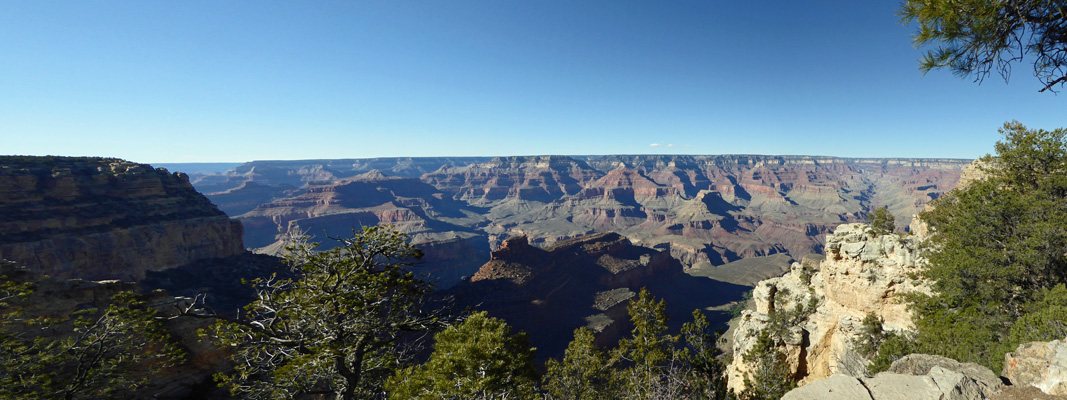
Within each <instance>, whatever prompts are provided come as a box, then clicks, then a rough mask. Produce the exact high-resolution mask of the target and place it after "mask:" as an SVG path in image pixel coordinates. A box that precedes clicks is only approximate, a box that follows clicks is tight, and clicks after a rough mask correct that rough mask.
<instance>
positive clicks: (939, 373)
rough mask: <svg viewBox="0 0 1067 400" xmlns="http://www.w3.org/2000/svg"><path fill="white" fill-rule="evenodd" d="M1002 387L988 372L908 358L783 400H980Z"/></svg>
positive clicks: (831, 379)
mask: <svg viewBox="0 0 1067 400" xmlns="http://www.w3.org/2000/svg"><path fill="white" fill-rule="evenodd" d="M1001 387H1002V385H1001V382H1000V378H999V377H997V376H996V375H995V374H994V373H993V371H990V370H989V368H985V367H982V366H980V365H978V364H974V363H961V362H958V361H955V360H952V359H949V358H945V357H941V356H933V355H927V354H910V355H908V356H905V357H904V358H901V359H899V360H897V361H895V362H893V365H892V366H891V367H890V368H889V370H888V371H886V372H882V373H879V374H878V375H875V376H874V377H862V376H861V377H855V376H850V375H843V374H838V375H833V376H831V377H829V378H826V379H822V380H819V381H815V382H812V383H811V384H809V385H805V386H802V387H799V388H797V389H793V390H792V391H790V392H789V393H786V395H785V396H783V397H782V399H783V400H833V399H842V400H844V399H855V400H864V399H866V400H896V399H909V400H979V399H989V398H992V397H993V396H994V395H996V394H997V393H998V392H999V391H1000V388H1001Z"/></svg>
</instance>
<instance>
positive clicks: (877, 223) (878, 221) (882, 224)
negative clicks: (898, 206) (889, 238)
mask: <svg viewBox="0 0 1067 400" xmlns="http://www.w3.org/2000/svg"><path fill="white" fill-rule="evenodd" d="M867 223H868V224H871V229H874V230H875V232H877V233H878V234H880V235H885V234H889V233H893V231H895V230H896V229H897V222H896V219H895V218H894V217H893V214H892V213H890V212H889V210H887V209H886V208H885V207H880V208H876V209H875V210H874V211H871V212H870V213H869V214H867Z"/></svg>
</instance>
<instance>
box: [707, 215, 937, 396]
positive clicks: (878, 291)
mask: <svg viewBox="0 0 1067 400" xmlns="http://www.w3.org/2000/svg"><path fill="white" fill-rule="evenodd" d="M921 241H922V238H921V237H918V236H916V235H900V234H884V235H879V234H877V233H875V232H874V231H873V230H872V229H871V228H870V227H869V226H868V225H866V224H859V223H855V224H843V225H841V226H839V227H837V229H835V230H834V232H833V234H831V235H829V236H827V238H826V242H827V244H826V248H827V254H826V259H825V260H823V261H822V262H821V263H819V264H818V265H817V266H816V267H815V268H814V269H812V268H811V266H807V265H803V264H800V263H796V264H793V266H792V268H791V270H790V271H789V272H788V273H787V274H785V275H784V276H782V277H779V278H772V279H766V280H763V281H761V282H759V283H758V284H756V287H755V289H754V290H753V292H752V299H753V302H754V306H755V307H754V309H752V310H745V311H743V312H742V313H741V316H740V317H739V318H737V319H736V320H735V324H736V326H735V327H733V328H732V329H733V332H732V336H731V338H730V339H731V347H732V351H733V354H734V358H733V362H732V363H731V364H730V365H728V367H727V374H728V377H729V383H730V387H731V388H732V389H733V390H736V391H740V390H741V389H742V388H743V381H744V377H745V375H746V374H747V372H748V371H749V370H750V369H751V367H750V366H749V365H748V364H747V363H746V362H745V360H744V357H742V356H741V355H743V354H746V353H747V352H748V351H749V350H750V349H751V348H752V346H753V345H754V344H755V340H756V336H757V334H758V332H760V331H761V330H763V329H767V327H768V326H769V324H770V323H771V320H772V313H775V312H779V313H789V312H793V310H796V309H797V307H798V305H799V306H801V307H802V308H804V309H805V311H804V312H803V315H802V316H801V317H799V318H797V321H798V322H797V323H796V324H794V325H791V326H788V327H785V329H786V330H787V331H788V332H789V337H788V338H786V340H785V342H786V343H785V347H786V348H785V349H784V352H785V354H786V358H787V361H788V364H789V367H790V373H791V374H792V376H793V378H795V379H798V380H800V383H801V384H805V383H808V382H812V381H816V380H819V379H823V378H827V377H830V376H831V375H834V374H845V375H851V376H863V375H864V374H866V372H867V364H868V363H869V360H867V359H866V358H864V356H863V355H861V354H859V353H858V352H857V351H855V350H854V347H855V346H854V343H855V342H856V340H857V338H858V337H859V335H860V333H861V330H862V321H863V319H864V318H865V317H866V316H867V315H871V314H873V315H875V316H876V317H878V318H879V319H881V320H882V321H883V327H884V329H886V330H890V331H895V332H909V331H911V330H913V329H914V326H913V324H912V321H911V312H910V310H909V309H908V307H907V304H905V303H904V302H903V301H902V300H901V297H902V296H901V295H902V294H904V293H910V292H925V293H928V292H929V290H930V283H929V282H927V281H922V280H918V279H917V276H918V272H919V271H920V268H921V263H922V262H923V261H922V258H921V257H920V256H919V254H918V249H919V245H920V243H921Z"/></svg>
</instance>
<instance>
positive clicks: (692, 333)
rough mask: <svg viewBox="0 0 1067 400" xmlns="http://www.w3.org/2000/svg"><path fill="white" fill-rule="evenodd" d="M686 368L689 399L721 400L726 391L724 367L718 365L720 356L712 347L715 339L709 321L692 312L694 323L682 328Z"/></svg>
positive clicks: (719, 352) (699, 313)
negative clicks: (690, 395) (687, 366)
mask: <svg viewBox="0 0 1067 400" xmlns="http://www.w3.org/2000/svg"><path fill="white" fill-rule="evenodd" d="M682 337H683V338H685V343H686V347H687V351H686V353H685V355H686V357H685V359H686V360H687V361H688V365H689V377H688V379H687V380H688V382H689V384H688V385H687V386H688V389H689V391H690V392H691V393H692V398H697V399H710V400H724V399H726V398H727V396H728V394H729V392H728V390H727V389H726V378H725V376H726V366H725V365H723V363H722V362H721V361H719V359H718V356H719V355H720V354H721V353H722V352H721V351H720V350H719V348H718V347H717V346H716V345H715V340H716V337H717V335H715V334H714V333H713V332H711V327H710V324H709V323H708V318H707V317H705V316H704V313H702V312H700V310H693V322H687V323H685V324H683V325H682Z"/></svg>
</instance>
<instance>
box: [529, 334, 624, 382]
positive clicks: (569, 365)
mask: <svg viewBox="0 0 1067 400" xmlns="http://www.w3.org/2000/svg"><path fill="white" fill-rule="evenodd" d="M594 339H595V338H594V336H593V332H592V331H590V330H589V329H587V328H585V327H582V328H578V329H575V330H574V340H573V341H571V343H570V344H569V345H568V346H567V350H566V351H564V355H563V360H561V361H556V360H548V362H547V363H546V364H545V366H546V368H547V370H548V372H547V373H546V374H545V384H544V389H545V391H547V392H548V394H549V396H550V398H552V399H556V400H598V399H603V398H610V397H614V396H615V393H616V391H617V390H618V387H619V382H618V379H617V376H616V374H615V373H614V372H615V371H614V368H613V364H611V363H609V360H608V357H607V355H606V354H605V353H604V351H603V350H601V349H600V348H598V347H597V346H596V345H595V344H594V343H593V341H594Z"/></svg>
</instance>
